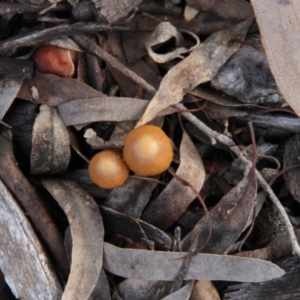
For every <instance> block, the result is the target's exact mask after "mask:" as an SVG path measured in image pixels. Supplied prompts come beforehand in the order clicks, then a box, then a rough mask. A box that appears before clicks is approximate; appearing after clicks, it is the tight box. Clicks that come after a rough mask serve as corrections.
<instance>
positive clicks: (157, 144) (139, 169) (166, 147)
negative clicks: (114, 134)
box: [123, 125, 173, 176]
mask: <svg viewBox="0 0 300 300" xmlns="http://www.w3.org/2000/svg"><path fill="white" fill-rule="evenodd" d="M123 156H124V160H125V162H126V164H127V165H128V167H129V169H130V170H132V171H133V172H135V173H136V174H138V175H141V176H153V175H157V174H160V173H162V172H163V171H165V170H167V169H168V167H169V166H170V164H171V161H172V158H173V149H172V145H171V142H170V140H169V138H168V136H167V135H166V134H165V133H164V132H163V131H162V130H161V129H160V128H159V127H156V126H153V125H143V126H140V127H138V128H135V129H133V130H132V131H131V132H129V134H128V135H127V137H126V138H125V141H124V149H123Z"/></svg>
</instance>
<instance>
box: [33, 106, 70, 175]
mask: <svg viewBox="0 0 300 300" xmlns="http://www.w3.org/2000/svg"><path fill="white" fill-rule="evenodd" d="M70 158H71V149H70V138H69V133H68V130H67V128H66V126H65V124H64V123H63V121H62V119H61V118H60V116H59V114H58V113H57V110H56V108H53V107H50V106H48V105H45V104H43V105H41V106H40V113H39V114H38V116H37V117H36V119H35V122H34V125H33V132H32V150H31V157H30V173H31V174H34V175H36V174H56V173H63V172H65V171H66V170H67V168H68V166H69V162H70Z"/></svg>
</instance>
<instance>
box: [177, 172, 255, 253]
mask: <svg viewBox="0 0 300 300" xmlns="http://www.w3.org/2000/svg"><path fill="white" fill-rule="evenodd" d="M256 189H257V182H256V177H255V174H254V173H253V172H252V171H251V172H249V174H248V175H247V176H245V177H244V179H243V180H242V181H241V182H240V183H239V184H238V185H236V186H235V187H234V188H232V189H231V190H230V191H229V192H228V193H227V194H226V195H225V196H224V197H223V198H222V199H221V200H220V201H219V203H218V204H217V205H216V206H215V207H214V208H212V209H211V210H210V211H209V216H210V219H211V226H212V233H211V237H210V240H209V243H208V244H207V245H206V247H205V248H204V249H202V251H203V252H208V253H224V252H225V251H226V250H227V249H229V248H230V247H231V246H232V245H233V244H234V242H235V241H236V240H237V239H238V237H239V236H240V235H241V233H242V232H243V230H244V228H245V225H246V224H247V222H248V219H249V217H250V216H251V213H252V211H253V206H254V201H255V198H256ZM208 226H209V222H208V220H207V217H203V218H202V219H201V220H200V221H199V222H198V223H197V224H196V226H195V227H194V229H193V230H192V232H190V233H189V234H188V235H187V236H186V237H185V238H184V240H183V241H182V243H183V245H182V246H183V249H187V248H189V247H190V245H192V243H193V242H194V240H195V239H196V238H197V239H199V242H198V245H199V247H201V245H203V243H205V241H206V239H207V236H208V233H209V228H208Z"/></svg>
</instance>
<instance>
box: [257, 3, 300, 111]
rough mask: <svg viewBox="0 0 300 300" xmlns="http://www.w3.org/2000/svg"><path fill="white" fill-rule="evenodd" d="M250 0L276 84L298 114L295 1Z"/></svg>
mask: <svg viewBox="0 0 300 300" xmlns="http://www.w3.org/2000/svg"><path fill="white" fill-rule="evenodd" d="M251 3H252V6H253V9H254V12H255V16H256V21H257V23H258V26H259V30H260V34H261V37H262V43H263V46H264V49H265V52H266V56H267V58H268V62H269V65H270V69H271V71H272V74H273V76H274V77H275V81H276V83H277V85H278V88H279V90H280V92H281V94H282V95H283V97H284V98H285V100H286V101H287V102H288V104H289V105H290V106H291V107H292V108H293V110H294V111H295V112H296V114H297V115H298V116H300V106H299V100H298V99H299V94H300V85H299V76H300V61H299V49H300V39H299V36H300V26H299V2H298V1H297V0H291V1H277V2H275V3H274V2H273V1H271V0H267V1H259V0H252V1H251Z"/></svg>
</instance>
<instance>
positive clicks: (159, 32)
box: [145, 22, 200, 63]
mask: <svg viewBox="0 0 300 300" xmlns="http://www.w3.org/2000/svg"><path fill="white" fill-rule="evenodd" d="M184 33H185V34H188V35H190V37H191V38H192V39H194V40H195V45H194V46H192V47H190V48H186V47H185V45H184V36H183V35H182V34H181V32H180V31H179V30H177V29H176V28H175V27H174V26H173V25H171V23H169V22H161V23H160V24H159V25H158V26H157V27H156V28H155V30H154V31H153V33H152V34H151V36H150V39H149V40H148V41H147V42H146V44H145V46H146V49H147V51H148V54H149V55H150V57H151V58H152V59H153V60H154V61H155V62H157V63H166V62H168V61H170V60H172V59H174V58H177V57H182V56H181V55H182V54H184V53H188V52H191V51H192V50H193V49H195V48H196V47H197V46H198V45H199V44H200V40H199V38H198V36H197V35H195V34H194V33H192V32H189V31H185V30H184ZM172 39H175V44H176V48H175V50H172V51H170V52H168V53H165V54H160V53H155V52H154V51H153V49H155V48H157V46H163V45H164V43H166V42H168V41H170V40H172Z"/></svg>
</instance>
